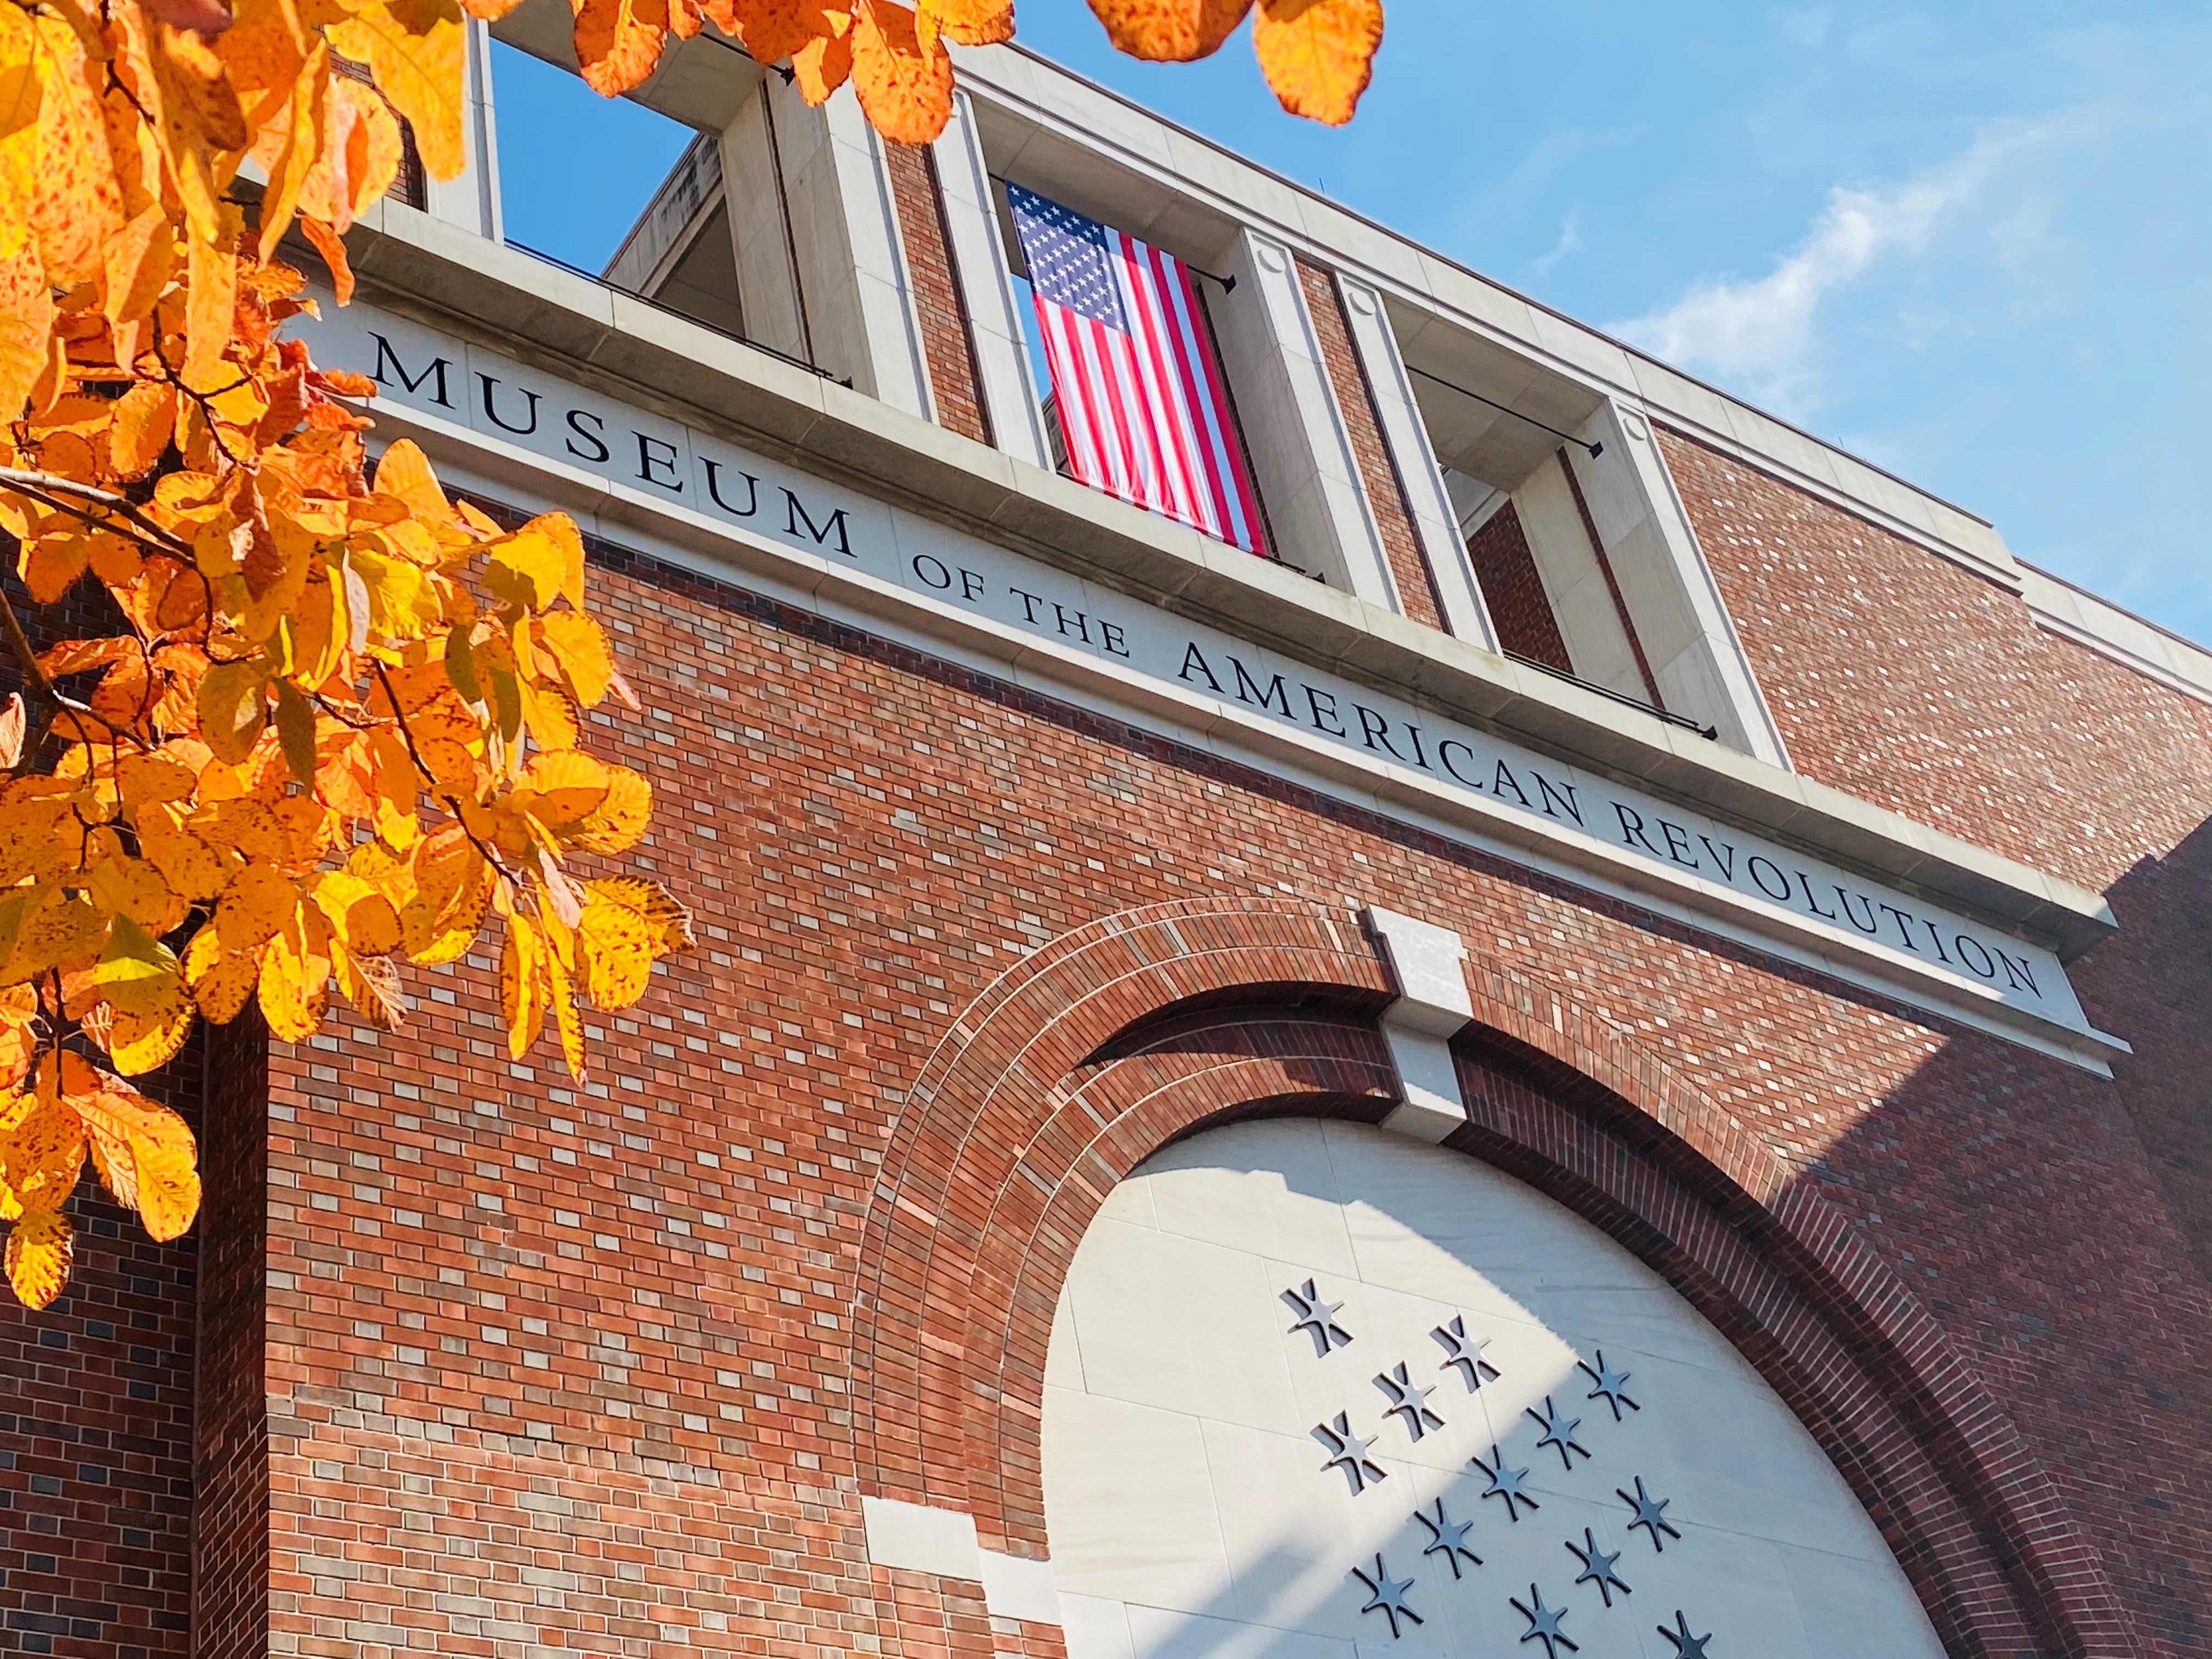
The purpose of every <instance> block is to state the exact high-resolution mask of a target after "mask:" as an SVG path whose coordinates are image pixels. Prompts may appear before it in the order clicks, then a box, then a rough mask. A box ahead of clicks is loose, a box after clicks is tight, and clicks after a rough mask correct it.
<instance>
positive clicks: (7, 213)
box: [0, 6, 43, 258]
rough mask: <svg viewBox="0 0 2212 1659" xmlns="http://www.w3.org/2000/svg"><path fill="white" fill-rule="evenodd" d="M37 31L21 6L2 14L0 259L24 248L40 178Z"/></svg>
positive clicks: (0, 46)
mask: <svg viewBox="0 0 2212 1659" xmlns="http://www.w3.org/2000/svg"><path fill="white" fill-rule="evenodd" d="M39 58H40V52H39V39H38V31H37V30H36V29H35V28H33V27H32V24H31V20H30V18H29V16H28V15H27V14H26V13H25V12H24V11H23V9H21V7H18V6H11V7H9V9H8V10H7V13H6V14H5V15H0V258H13V257H14V256H15V254H17V253H20V252H22V250H23V245H24V240H25V238H26V237H27V235H28V234H29V229H30V216H31V197H32V193H33V190H34V189H35V188H36V186H37V181H38V162H39V105H40V100H41V97H42V92H43V89H42V88H41V86H40V81H41V79H42V77H41V76H40V73H39Z"/></svg>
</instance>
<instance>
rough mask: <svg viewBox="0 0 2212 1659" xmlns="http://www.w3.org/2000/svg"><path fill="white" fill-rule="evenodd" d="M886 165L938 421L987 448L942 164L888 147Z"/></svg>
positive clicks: (920, 152) (915, 151)
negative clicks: (939, 179)
mask: <svg viewBox="0 0 2212 1659" xmlns="http://www.w3.org/2000/svg"><path fill="white" fill-rule="evenodd" d="M884 170H885V172H887V173H889V174H890V181H891V197H892V200H893V201H894V202H895V203H896V205H897V208H898V223H899V241H900V244H901V246H903V247H904V249H905V250H906V268H907V276H908V280H909V281H910V282H912V283H913V284H914V307H915V315H916V317H917V318H918V319H919V320H920V322H921V346H922V353H923V356H925V357H927V359H928V362H929V386H930V392H931V393H932V395H933V397H934V398H935V399H936V403H937V423H938V424H939V426H942V427H946V428H950V429H951V430H952V431H954V432H957V433H958V434H959V435H961V436H962V437H963V438H973V439H975V441H976V442H978V443H986V444H987V443H988V442H990V441H991V422H990V416H988V415H987V413H986V412H985V411H984V408H983V392H982V384H981V381H982V377H981V374H979V373H978V372H977V370H976V368H975V342H974V341H973V340H972V339H971V338H969V333H968V313H967V311H966V308H965V307H963V306H962V304H961V302H960V281H959V277H958V275H957V273H956V272H955V270H953V265H952V240H951V236H950V234H948V233H947V232H946V230H945V203H944V198H943V197H942V196H941V195H940V194H939V187H938V183H937V158H936V156H935V155H933V153H932V152H931V150H930V148H929V146H928V145H927V144H896V143H889V142H888V141H887V142H886V143H884Z"/></svg>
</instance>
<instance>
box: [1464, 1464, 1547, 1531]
mask: <svg viewBox="0 0 2212 1659" xmlns="http://www.w3.org/2000/svg"><path fill="white" fill-rule="evenodd" d="M1467 1461H1468V1462H1470V1463H1472V1464H1474V1467H1475V1468H1478V1469H1480V1470H1481V1471H1482V1472H1483V1473H1484V1474H1486V1475H1488V1476H1489V1477H1490V1490H1489V1491H1487V1492H1485V1493H1483V1494H1482V1495H1483V1496H1484V1497H1485V1498H1504V1500H1505V1513H1506V1515H1507V1516H1508V1517H1509V1518H1510V1519H1512V1520H1515V1521H1518V1520H1519V1519H1520V1518H1521V1511H1520V1510H1516V1509H1515V1508H1514V1507H1513V1505H1514V1504H1516V1503H1522V1504H1527V1505H1528V1507H1529V1508H1530V1509H1532V1510H1541V1508H1543V1507H1544V1506H1543V1505H1542V1504H1539V1503H1538V1502H1537V1501H1536V1500H1535V1499H1534V1498H1531V1497H1529V1496H1528V1493H1527V1492H1522V1490H1521V1483H1522V1481H1523V1480H1527V1479H1528V1470H1526V1469H1510V1468H1506V1467H1505V1454H1504V1451H1503V1449H1500V1448H1498V1447H1497V1446H1492V1448H1491V1449H1490V1462H1487V1463H1486V1462H1483V1461H1482V1460H1481V1459H1480V1457H1470V1458H1468V1460H1467Z"/></svg>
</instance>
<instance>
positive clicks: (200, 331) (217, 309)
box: [178, 205, 238, 392]
mask: <svg viewBox="0 0 2212 1659" xmlns="http://www.w3.org/2000/svg"><path fill="white" fill-rule="evenodd" d="M223 211H224V213H225V215H226V216H228V217H235V216H236V214H237V211H238V210H236V209H235V208H232V207H229V206H228V205H226V206H225V208H224V209H223ZM225 228H226V229H228V226H226V227H225ZM185 270H186V274H187V276H188V278H189V280H188V282H187V284H186V288H185V301H186V303H185V362H184V367H183V368H182V370H181V371H180V372H179V377H178V378H179V380H182V381H183V383H184V385H185V386H186V387H187V388H189V389H190V390H191V391H194V392H215V391H218V390H220V389H221V388H222V386H225V385H227V384H228V383H229V382H230V381H232V380H235V379H237V374H236V373H235V371H234V369H232V368H230V367H229V366H228V365H226V364H225V363H224V362H223V351H224V349H225V348H226V347H228V345H229V344H230V339H231V331H232V328H233V326H234V323H235V320H236V319H237V315H238V259H237V257H236V256H235V255H234V254H233V253H232V252H230V251H229V249H228V247H224V246H216V245H213V244H210V243H208V242H204V241H202V240H200V239H199V238H198V237H197V236H195V237H193V238H192V239H191V243H190V245H189V246H187V248H186V250H185Z"/></svg>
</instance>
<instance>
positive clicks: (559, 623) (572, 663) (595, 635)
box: [538, 611, 615, 708]
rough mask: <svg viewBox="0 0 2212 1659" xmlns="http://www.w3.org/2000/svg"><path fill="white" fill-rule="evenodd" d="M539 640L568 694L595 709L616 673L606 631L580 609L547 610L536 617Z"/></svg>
mask: <svg viewBox="0 0 2212 1659" xmlns="http://www.w3.org/2000/svg"><path fill="white" fill-rule="evenodd" d="M538 644H539V646H540V647H541V649H542V652H543V654H544V655H545V656H548V657H550V658H551V659H553V661H554V664H555V665H556V667H557V668H558V669H559V671H560V673H561V678H562V679H563V680H564V681H566V682H567V684H568V695H569V696H572V697H574V699H575V700H576V701H577V702H579V703H580V704H582V705H583V706H584V707H585V708H596V707H598V705H599V700H600V699H601V698H602V697H604V696H606V694H607V687H608V685H609V684H610V683H611V681H612V680H613V678H614V674H615V659H614V653H613V652H612V651H611V649H609V648H608V646H607V635H606V630H605V629H602V628H601V627H600V626H599V623H598V621H597V619H595V618H594V617H590V616H587V615H586V614H585V613H584V612H583V611H547V612H546V613H545V615H544V616H543V617H539V618H538Z"/></svg>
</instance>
